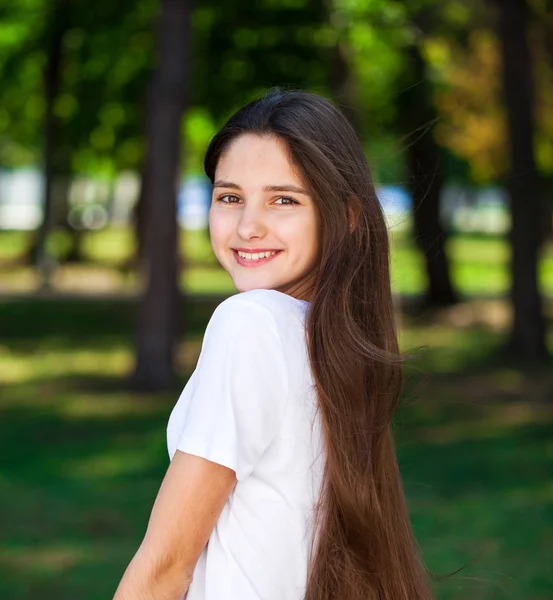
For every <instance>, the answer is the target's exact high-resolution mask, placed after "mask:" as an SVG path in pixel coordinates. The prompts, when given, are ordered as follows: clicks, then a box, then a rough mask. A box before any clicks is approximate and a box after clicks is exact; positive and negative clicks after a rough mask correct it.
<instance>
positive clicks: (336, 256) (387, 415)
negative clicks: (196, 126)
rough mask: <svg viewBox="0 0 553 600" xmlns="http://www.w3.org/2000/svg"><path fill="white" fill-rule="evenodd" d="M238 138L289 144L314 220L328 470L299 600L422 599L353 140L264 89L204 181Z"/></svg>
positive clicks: (314, 351)
mask: <svg viewBox="0 0 553 600" xmlns="http://www.w3.org/2000/svg"><path fill="white" fill-rule="evenodd" d="M245 133H254V134H260V135H274V136H278V138H280V139H281V140H283V141H284V142H285V143H286V145H287V148H288V150H289V153H290V156H291V159H292V161H293V163H294V164H295V166H296V167H297V168H298V169H299V170H300V172H301V173H302V175H303V177H304V178H305V181H306V183H307V185H308V187H309V190H310V193H311V195H312V197H313V199H314V201H315V202H316V207H317V212H318V215H319V218H320V235H321V255H320V264H319V267H318V271H317V276H316V281H315V283H314V289H313V291H312V296H311V298H310V300H311V305H310V308H309V312H308V316H307V320H306V334H307V344H308V352H309V359H310V365H311V370H312V373H313V379H314V382H315V386H316V392H317V398H318V410H319V413H320V416H321V421H322V425H323V432H324V433H323V435H324V441H325V451H326V463H325V469H324V474H323V481H322V487H321V495H320V498H319V499H318V502H317V505H316V506H315V527H314V537H313V540H312V548H311V550H312V552H311V561H310V565H309V571H308V580H307V589H306V593H305V600H429V599H431V598H432V594H431V592H430V589H429V586H428V583H427V578H426V571H425V568H424V566H423V564H422V562H421V560H420V557H419V552H418V548H417V544H416V541H415V539H414V536H413V532H412V529H411V524H410V521H409V515H408V512H407V507H406V503H405V496H404V492H403V486H402V482H401V478H400V474H399V469H398V465H397V461H396V456H395V451H394V446H393V442H392V436H391V420H392V415H393V413H394V411H395V408H396V404H397V402H398V398H399V395H400V391H401V388H402V385H403V374H402V363H403V357H402V356H401V354H400V352H399V346H398V340H397V331H396V324H395V321H394V309H393V304H392V293H391V288H390V271H389V240H388V231H387V228H386V222H385V219H384V215H383V212H382V209H381V206H380V203H379V201H378V198H377V196H376V192H375V188H374V185H373V182H372V179H371V175H370V172H369V169H368V166H367V163H366V160H365V156H364V154H363V150H362V148H361V144H360V142H359V140H358V138H357V136H356V134H355V131H354V130H353V128H352V127H351V125H350V124H349V122H348V121H347V119H346V118H345V117H344V115H343V114H342V113H341V112H340V111H339V110H338V109H337V108H335V107H334V105H333V104H332V103H331V102H329V101H327V100H325V99H324V98H322V97H321V96H318V95H316V94H312V93H308V92H301V91H280V90H279V89H276V90H272V91H271V92H269V93H268V94H267V95H266V96H264V97H263V98H261V99H258V100H255V101H254V102H251V103H249V104H247V105H246V106H244V107H243V108H241V109H240V110H239V111H238V112H237V113H236V114H234V115H233V116H232V117H231V118H230V120H229V121H228V122H227V123H226V125H225V126H224V127H223V128H222V129H221V130H220V131H219V133H218V134H217V135H216V136H215V137H214V138H213V139H212V141H211V143H210V145H209V148H208V150H207V154H206V157H205V165H204V166H205V172H206V174H207V176H208V177H209V178H210V179H211V181H212V182H213V180H214V175H215V169H216V167H217V162H218V160H219V158H220V156H221V154H222V153H223V152H224V151H225V150H226V149H227V148H228V147H229V145H230V143H231V142H232V141H233V140H234V139H236V137H237V136H239V135H242V134H245Z"/></svg>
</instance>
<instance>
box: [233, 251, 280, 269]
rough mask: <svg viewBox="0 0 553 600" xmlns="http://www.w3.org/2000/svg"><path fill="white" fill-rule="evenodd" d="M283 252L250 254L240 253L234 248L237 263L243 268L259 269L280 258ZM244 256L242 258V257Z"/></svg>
mask: <svg viewBox="0 0 553 600" xmlns="http://www.w3.org/2000/svg"><path fill="white" fill-rule="evenodd" d="M281 252H282V250H268V251H266V252H256V253H252V254H249V253H247V252H240V253H238V250H235V249H234V248H232V253H233V255H234V258H235V260H236V262H237V263H238V264H239V265H241V266H243V267H258V266H261V265H264V264H266V263H268V262H269V261H271V260H273V259H274V258H275V257H276V256H278V255H279V254H280V253H281ZM240 255H242V256H240Z"/></svg>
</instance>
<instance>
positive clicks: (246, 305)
mask: <svg viewBox="0 0 553 600" xmlns="http://www.w3.org/2000/svg"><path fill="white" fill-rule="evenodd" d="M295 302H296V301H295V300H294V299H292V298H289V297H288V296H286V294H283V293H281V292H277V291H275V290H267V289H255V290H248V291H247V292H240V293H238V294H234V295H233V296H230V297H229V298H227V299H226V300H223V302H221V303H220V304H219V305H218V306H217V308H216V309H215V311H214V313H213V317H212V318H214V319H216V320H220V319H222V318H223V317H226V318H228V319H232V320H234V319H239V320H245V321H248V320H250V321H251V323H252V324H254V325H259V324H262V323H266V324H269V323H272V324H274V325H276V324H277V323H278V321H279V319H280V317H281V315H285V314H289V313H290V308H291V307H292V306H293V303H295Z"/></svg>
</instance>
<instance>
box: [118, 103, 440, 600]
mask: <svg viewBox="0 0 553 600" xmlns="http://www.w3.org/2000/svg"><path fill="white" fill-rule="evenodd" d="M205 170H206V173H207V175H208V177H209V178H210V179H211V181H212V183H213V197H212V204H211V208H210V215H209V224H210V234H211V242H212V246H213V250H214V252H215V255H216V257H217V259H218V260H219V262H220V263H221V265H222V266H223V267H224V268H225V270H226V271H227V272H228V273H229V274H230V275H231V277H232V279H233V282H234V284H235V286H236V288H237V290H238V291H239V292H240V293H238V294H236V295H234V296H232V297H230V298H228V299H227V300H225V301H224V302H222V303H221V304H220V305H219V306H218V307H217V309H216V310H215V312H214V314H213V316H212V318H211V320H210V322H209V324H208V327H207V330H206V332H205V337H204V341H203V345H202V350H201V354H200V358H199V360H198V364H197V367H196V370H195V371H194V374H193V375H192V377H191V378H190V380H189V382H188V383H187V385H186V387H185V389H184V391H183V392H182V395H181V397H180V398H179V400H178V402H177V404H176V406H175V408H174V410H173V412H172V414H171V417H170V419H169V425H168V428H167V439H168V447H169V454H170V457H171V458H172V460H171V464H170V466H169V469H168V471H167V474H166V477H165V479H164V481H163V483H162V485H161V489H160V491H159V495H158V497H157V499H156V501H155V504H154V507H153V510H152V515H151V518H150V523H149V525H148V529H147V532H146V535H145V537H144V540H143V542H142V544H141V546H140V548H139V550H138V552H137V554H136V556H135V557H134V558H133V560H132V561H131V563H130V565H129V567H128V569H127V571H126V572H125V575H124V576H123V579H122V581H121V583H120V585H119V588H118V590H117V593H116V594H115V599H116V600H142V599H144V600H146V599H148V600H150V599H152V600H153V599H156V600H161V599H164V600H173V599H174V600H181V599H182V598H187V600H361V599H362V600H377V599H378V600H427V599H430V598H431V593H430V591H429V587H428V585H427V580H426V572H425V569H424V567H423V565H422V563H421V560H420V558H419V554H418V551H417V546H416V542H415V540H414V538H413V534H412V530H411V526H410V522H409V517H408V513H407V509H406V506H405V498H404V493H403V489H402V484H401V479H400V474H399V471H398V466H397V462H396V457H395V453H394V447H393V443H392V437H391V433H390V422H391V419H392V415H393V413H394V410H395V407H396V403H397V400H398V396H399V394H400V390H401V387H402V370H401V364H402V357H401V355H400V353H399V350H398V342H397V335H396V328H395V323H394V312H393V307H392V295H391V290H390V274H389V244H388V234H387V230H386V223H385V220H384V217H383V213H382V209H381V207H380V204H379V202H378V199H377V197H376V194H375V190H374V186H373V183H372V181H371V177H370V174H369V170H368V168H367V164H366V161H365V157H364V155H363V151H362V149H361V145H360V143H359V141H358V139H357V137H356V135H355V132H354V131H353V129H352V128H351V126H350V125H349V123H348V121H347V120H346V119H345V117H344V116H343V115H342V114H341V113H340V112H339V111H338V110H337V109H336V108H335V107H334V106H333V105H332V104H331V103H330V102H328V101H327V100H325V99H323V98H322V97H320V96H317V95H315V94H310V93H305V92H297V91H294V92H280V91H275V92H271V93H269V94H268V95H266V96H265V97H263V98H261V99H259V100H257V101H255V102H252V103H250V104H248V105H246V106H245V107H243V108H242V109H241V110H239V111H238V112H237V113H236V114H235V115H234V116H233V117H232V118H231V119H230V120H229V122H228V123H227V124H226V125H225V126H224V127H223V128H222V130H221V131H220V132H219V133H218V134H217V135H216V136H215V137H214V138H213V140H212V141H211V144H210V146H209V148H208V150H207V156H206V159H205Z"/></svg>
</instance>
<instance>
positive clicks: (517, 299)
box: [497, 0, 547, 361]
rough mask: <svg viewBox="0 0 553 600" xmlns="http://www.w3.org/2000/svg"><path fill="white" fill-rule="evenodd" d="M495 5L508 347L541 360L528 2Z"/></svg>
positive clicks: (542, 323)
mask: <svg viewBox="0 0 553 600" xmlns="http://www.w3.org/2000/svg"><path fill="white" fill-rule="evenodd" d="M497 6H498V19H497V31H498V36H499V41H500V45H501V54H502V62H503V67H502V78H503V94H504V99H505V105H506V108H507V123H508V130H509V154H510V162H511V167H510V174H509V177H508V179H507V189H508V192H509V197H510V208H511V220H512V226H511V230H510V232H509V240H510V243H511V249H512V258H511V277H512V283H511V300H512V304H513V313H514V314H513V324H512V328H511V334H510V340H509V344H508V350H509V351H510V353H511V354H513V355H515V356H516V357H518V358H521V359H525V360H528V361H541V360H543V359H544V358H545V357H546V356H547V349H546V345H545V321H544V317H543V312H542V311H543V308H542V299H541V296H540V292H539V285H538V261H539V250H540V243H541V240H542V238H543V235H542V225H541V219H542V217H543V208H542V199H541V194H540V181H539V177H538V174H537V171H536V164H535V157H534V127H535V124H534V81H533V73H532V59H531V56H530V49H529V45H528V39H527V21H528V14H527V13H528V7H527V5H526V1H525V0H501V2H498V3H497Z"/></svg>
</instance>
